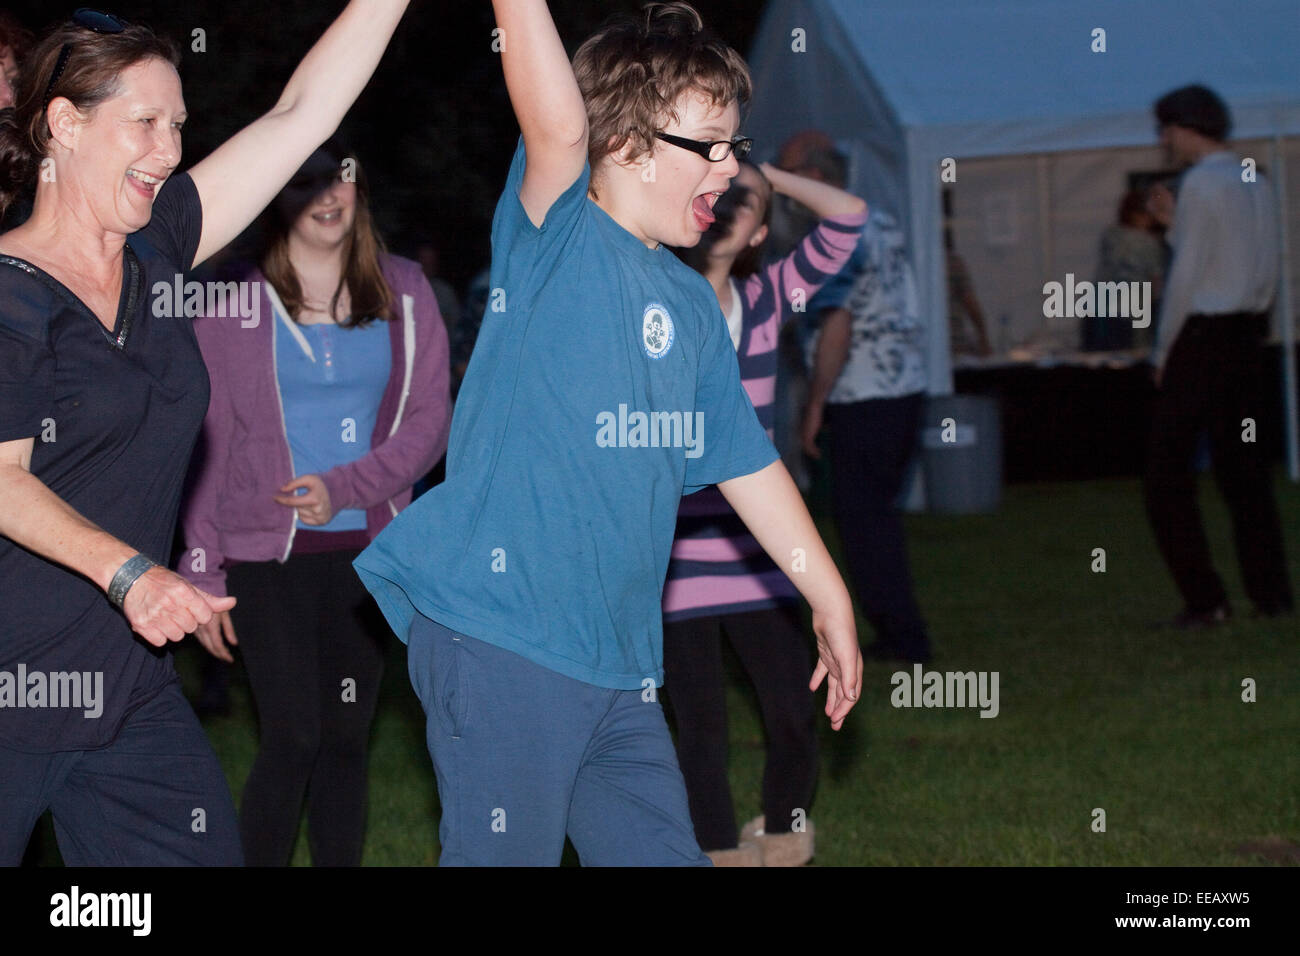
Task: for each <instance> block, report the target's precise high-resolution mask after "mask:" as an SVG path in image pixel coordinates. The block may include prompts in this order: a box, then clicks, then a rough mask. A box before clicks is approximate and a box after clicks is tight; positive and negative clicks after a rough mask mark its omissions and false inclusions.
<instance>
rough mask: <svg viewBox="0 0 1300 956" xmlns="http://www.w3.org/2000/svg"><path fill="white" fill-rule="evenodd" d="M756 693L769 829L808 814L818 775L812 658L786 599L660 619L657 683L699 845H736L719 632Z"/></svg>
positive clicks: (779, 829) (781, 829)
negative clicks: (782, 604)
mask: <svg viewBox="0 0 1300 956" xmlns="http://www.w3.org/2000/svg"><path fill="white" fill-rule="evenodd" d="M724 631H725V632H726V635H727V640H729V641H730V642H731V646H732V648H733V649H734V650H735V652H736V655H737V656H738V657H739V658H740V662H741V664H743V665H744V667H745V671H746V672H747V673H748V674H749V678H750V680H751V681H753V683H754V689H755V690H756V691H757V692H758V703H759V708H760V709H761V711H762V714H763V729H764V731H765V732H766V735H767V762H766V764H765V765H764V767H763V813H764V814H765V815H766V817H767V820H766V823H765V825H764V829H765V831H766V832H768V833H789V832H790V825H791V823H792V822H793V819H794V811H795V810H797V809H798V810H802V811H803V812H804V814H807V812H808V808H809V804H810V803H811V802H812V796H813V789H814V787H815V785H816V782H817V735H816V728H815V714H814V705H813V695H812V693H811V692H810V691H809V690H808V680H809V678H811V677H812V667H813V664H812V660H811V656H810V654H809V649H808V642H807V641H806V640H805V639H804V635H803V629H802V627H801V626H800V621H799V612H798V610H797V609H796V608H794V607H787V608H776V609H772V610H766V611H749V612H745V613H741V614H726V615H721V616H714V617H697V618H691V619H688V620H685V621H674V622H668V621H666V622H664V690H665V692H666V695H667V698H668V705H669V710H670V712H671V713H672V715H673V717H674V720H675V723H676V725H677V762H678V764H679V765H680V766H681V768H682V777H683V778H684V779H685V781H686V794H687V797H688V799H689V801H690V807H691V820H692V821H693V822H694V824H695V839H696V840H697V841H698V842H699V844H700V846H701V847H703V848H704V849H706V850H727V849H731V848H732V847H734V846H736V844H737V842H738V840H739V834H738V832H737V830H736V813H735V809H734V807H733V804H732V802H731V786H730V784H729V783H728V781H727V700H726V686H725V683H724V680H723V669H722V633H723V632H724Z"/></svg>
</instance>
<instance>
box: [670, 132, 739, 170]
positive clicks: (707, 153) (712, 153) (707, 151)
mask: <svg viewBox="0 0 1300 956" xmlns="http://www.w3.org/2000/svg"><path fill="white" fill-rule="evenodd" d="M655 138H656V139H661V140H663V141H664V142H665V143H671V144H672V145H674V146H680V147H681V148H682V149H689V150H690V151H691V152H692V153H695V154H696V155H699V156H703V157H704V158H705V159H707V160H708V161H709V162H711V163H720V162H722V161H723V160H724V159H726V158H727V157H728V156H730V155H731V154H732V153H735V154H736V158H737V159H744V158H745V157H746V156H748V155H749V151H750V150H751V149H753V148H754V141H753V140H752V139H750V138H749V137H748V136H737V137H736V138H735V139H717V140H713V141H712V142H705V141H702V140H698V139H686V138H684V137H682V136H670V135H669V134H667V133H655Z"/></svg>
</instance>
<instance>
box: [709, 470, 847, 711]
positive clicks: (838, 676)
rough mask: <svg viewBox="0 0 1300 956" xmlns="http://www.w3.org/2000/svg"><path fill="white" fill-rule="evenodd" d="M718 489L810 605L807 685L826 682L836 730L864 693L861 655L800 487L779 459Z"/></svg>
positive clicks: (842, 593) (841, 588) (834, 574)
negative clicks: (813, 660) (813, 638)
mask: <svg viewBox="0 0 1300 956" xmlns="http://www.w3.org/2000/svg"><path fill="white" fill-rule="evenodd" d="M718 490H719V491H721V492H722V495H723V497H724V498H726V499H727V503H728V504H730V505H731V507H732V508H734V509H735V511H736V514H738V515H740V518H741V520H742V521H744V522H745V525H746V527H748V528H749V531H750V533H751V534H753V536H754V537H755V538H756V539H757V540H758V543H759V544H761V545H762V546H763V550H764V551H766V552H767V554H768V556H769V557H770V558H771V559H772V560H773V561H775V562H776V564H777V567H779V568H781V569H782V570H784V571H785V572H786V574H787V575H788V576H789V578H790V580H791V581H792V582H794V586H795V587H797V588H798V589H799V592H800V593H801V594H803V596H804V597H805V598H807V599H808V603H809V604H810V605H812V611H813V631H814V632H816V634H817V654H818V661H817V669H816V670H815V671H813V676H812V681H811V682H810V683H809V687H810V688H811V689H812V690H816V689H817V687H818V686H819V685H820V684H821V682H822V678H828V684H827V690H826V716H828V717H829V718H830V719H831V727H832V728H834V729H835V730H839V729H840V727H841V726H842V725H843V724H844V718H845V717H847V716H848V714H849V711H850V710H852V709H853V705H854V704H855V703H857V701H858V698H859V697H860V696H861V694H862V652H861V651H860V650H859V649H858V632H857V624H856V622H855V621H854V618H853V602H852V601H851V600H850V599H849V592H848V589H847V588H845V587H844V581H843V579H841V578H840V573H839V571H838V570H836V568H835V562H833V561H832V560H831V556H830V553H829V552H828V551H827V550H826V545H825V544H824V543H823V542H822V539H821V535H820V534H818V533H817V526H816V525H815V524H813V520H812V516H811V515H809V514H808V509H807V507H805V505H804V503H803V498H802V497H800V495H799V489H798V488H796V487H795V484H794V481H793V480H791V478H790V473H789V472H788V471H786V470H785V465H783V464H781V462H780V460H779V459H778V460H777V461H774V462H772V464H770V465H768V466H767V467H766V468H764V469H762V470H761V471H756V472H754V473H753V474H752V475H745V476H743V477H740V478H732V479H731V480H729V481H724V482H721V483H720V484H719V485H718ZM796 560H797V561H798V563H795V562H796Z"/></svg>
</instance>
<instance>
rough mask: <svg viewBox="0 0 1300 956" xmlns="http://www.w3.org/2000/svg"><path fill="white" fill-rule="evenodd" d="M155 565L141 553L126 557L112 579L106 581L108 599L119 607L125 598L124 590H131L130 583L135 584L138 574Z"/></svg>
mask: <svg viewBox="0 0 1300 956" xmlns="http://www.w3.org/2000/svg"><path fill="white" fill-rule="evenodd" d="M156 567H158V565H156V564H154V563H153V562H152V561H150V560H149V559H148V558H146V557H145V556H144V555H143V554H137V555H135V556H134V557H132V558H128V559H127V561H126V563H125V564H123V565H122V566H121V567H120V568H118V569H117V573H116V574H114V575H113V580H112V581H110V582H109V583H108V599H109V600H110V601H112V602H113V604H114V605H116V606H117V607H119V608H120V607H121V606H122V602H123V601H125V600H126V592H127V591H129V590H131V585H133V584H135V582H136V581H137V580H138V579H139V578H140V575H142V574H144V573H145V572H146V571H148V570H149V569H150V568H156Z"/></svg>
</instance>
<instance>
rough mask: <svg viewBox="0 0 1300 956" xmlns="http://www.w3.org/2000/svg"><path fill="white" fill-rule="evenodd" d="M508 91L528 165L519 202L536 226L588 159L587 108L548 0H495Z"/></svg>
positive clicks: (580, 172) (541, 221)
mask: <svg viewBox="0 0 1300 956" xmlns="http://www.w3.org/2000/svg"><path fill="white" fill-rule="evenodd" d="M492 7H493V9H494V10H495V11H496V18H497V26H498V28H499V29H500V30H501V31H502V34H501V37H500V39H501V41H502V43H501V64H502V68H503V69H504V71H505V75H506V89H507V90H508V91H509V92H510V103H511V105H513V106H514V109H515V117H516V118H517V119H518V120H519V129H520V131H521V132H522V133H523V136H524V149H525V151H526V152H527V153H528V167H527V169H526V170H525V172H524V182H523V185H522V186H521V187H520V188H519V201H520V202H521V203H522V204H523V207H524V211H525V212H526V213H528V218H529V219H530V220H532V223H533V225H534V226H537V227H539V228H540V227H541V225H542V223H543V222H544V221H545V220H546V213H547V211H548V210H550V208H551V206H552V205H554V204H555V201H556V200H557V199H559V198H560V196H561V195H563V194H564V191H565V190H566V189H568V188H569V187H570V186H572V185H573V182H574V180H576V179H577V178H578V177H579V176H580V175H582V168H583V166H584V165H585V164H586V161H587V108H586V106H585V105H583V102H582V93H581V92H580V91H579V90H578V81H577V79H575V78H574V75H573V67H572V66H571V65H570V64H569V58H568V56H567V55H566V54H565V52H564V44H563V43H561V42H560V35H559V33H557V32H556V30H555V24H554V23H553V22H552V21H551V12H550V10H549V9H547V6H546V0H492Z"/></svg>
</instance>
